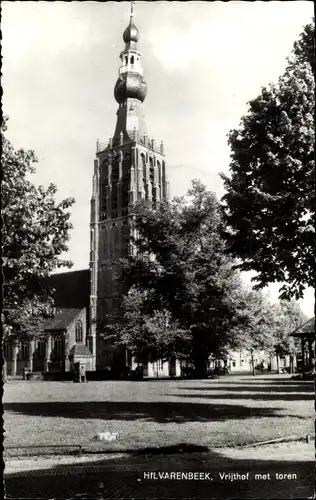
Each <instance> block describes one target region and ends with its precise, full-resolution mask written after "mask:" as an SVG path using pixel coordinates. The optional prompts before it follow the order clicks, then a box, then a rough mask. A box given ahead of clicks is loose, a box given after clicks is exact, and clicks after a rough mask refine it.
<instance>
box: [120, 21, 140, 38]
mask: <svg viewBox="0 0 316 500" xmlns="http://www.w3.org/2000/svg"><path fill="white" fill-rule="evenodd" d="M123 40H124V42H125V43H130V42H138V40H139V31H138V29H137V28H136V26H135V24H134V21H133V18H132V17H131V20H130V23H129V25H128V26H127V28H126V30H125V31H124V33H123Z"/></svg>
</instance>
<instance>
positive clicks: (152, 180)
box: [149, 157, 156, 207]
mask: <svg viewBox="0 0 316 500" xmlns="http://www.w3.org/2000/svg"><path fill="white" fill-rule="evenodd" d="M149 178H150V184H151V193H152V200H153V205H154V207H155V204H156V188H155V169H154V161H153V159H152V158H151V157H150V158H149Z"/></svg>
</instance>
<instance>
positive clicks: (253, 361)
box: [251, 349, 256, 377]
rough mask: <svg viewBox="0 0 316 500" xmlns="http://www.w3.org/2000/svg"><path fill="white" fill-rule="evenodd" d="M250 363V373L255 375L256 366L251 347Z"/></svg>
mask: <svg viewBox="0 0 316 500" xmlns="http://www.w3.org/2000/svg"><path fill="white" fill-rule="evenodd" d="M251 365H252V375H253V376H254V377H255V376H256V367H255V360H254V356H253V350H252V349H251Z"/></svg>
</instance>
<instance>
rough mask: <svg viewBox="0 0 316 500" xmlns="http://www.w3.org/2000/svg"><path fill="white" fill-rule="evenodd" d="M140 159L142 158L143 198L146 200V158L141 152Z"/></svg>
mask: <svg viewBox="0 0 316 500" xmlns="http://www.w3.org/2000/svg"><path fill="white" fill-rule="evenodd" d="M141 160H142V165H143V186H144V190H145V200H148V185H147V179H146V160H145V155H144V154H143V153H142V154H141Z"/></svg>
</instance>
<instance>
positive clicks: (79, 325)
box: [76, 319, 83, 344]
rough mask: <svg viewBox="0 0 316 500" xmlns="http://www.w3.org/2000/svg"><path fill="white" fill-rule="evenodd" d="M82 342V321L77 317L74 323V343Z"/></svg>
mask: <svg viewBox="0 0 316 500" xmlns="http://www.w3.org/2000/svg"><path fill="white" fill-rule="evenodd" d="M82 343H83V326H82V321H81V320H80V319H79V320H78V321H77V323H76V344H82Z"/></svg>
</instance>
